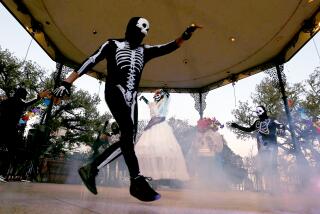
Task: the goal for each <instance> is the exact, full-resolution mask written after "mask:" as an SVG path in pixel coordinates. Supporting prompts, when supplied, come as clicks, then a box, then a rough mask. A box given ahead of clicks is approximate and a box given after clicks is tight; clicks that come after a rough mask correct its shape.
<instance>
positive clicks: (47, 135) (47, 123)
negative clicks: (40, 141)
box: [44, 62, 63, 143]
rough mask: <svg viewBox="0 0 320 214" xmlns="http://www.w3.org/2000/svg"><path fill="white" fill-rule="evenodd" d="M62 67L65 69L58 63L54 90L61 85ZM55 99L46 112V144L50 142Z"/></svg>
mask: <svg viewBox="0 0 320 214" xmlns="http://www.w3.org/2000/svg"><path fill="white" fill-rule="evenodd" d="M62 67H63V64H62V63H58V62H57V63H56V68H57V74H56V76H55V78H54V87H53V88H56V87H58V85H59V83H60V78H61V73H62ZM53 99H54V97H53V96H52V97H51V102H50V104H49V106H48V108H47V110H46V115H45V122H44V125H45V143H47V142H48V140H49V135H50V130H49V123H50V121H51V111H52V107H53Z"/></svg>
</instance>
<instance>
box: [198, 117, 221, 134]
mask: <svg viewBox="0 0 320 214" xmlns="http://www.w3.org/2000/svg"><path fill="white" fill-rule="evenodd" d="M223 127H224V125H223V124H221V123H220V122H219V121H218V120H217V119H216V118H215V117H213V118H209V117H204V118H202V119H199V120H198V122H197V129H198V131H200V132H204V131H206V130H208V129H212V130H213V131H218V129H219V128H221V129H222V128H223Z"/></svg>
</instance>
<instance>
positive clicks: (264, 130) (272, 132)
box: [236, 107, 284, 150]
mask: <svg viewBox="0 0 320 214" xmlns="http://www.w3.org/2000/svg"><path fill="white" fill-rule="evenodd" d="M256 112H257V114H258V116H259V119H258V120H256V121H255V122H254V123H253V124H252V125H251V126H250V127H249V128H248V127H243V126H239V125H237V126H236V128H238V129H240V130H242V131H245V132H252V131H257V141H258V149H259V150H260V149H263V148H268V147H269V146H275V145H276V144H277V129H283V128H284V127H283V125H282V124H281V123H279V122H278V121H277V120H273V119H271V118H269V117H268V116H267V113H266V111H265V109H263V108H261V107H258V108H257V111H256Z"/></svg>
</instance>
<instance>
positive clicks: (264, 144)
mask: <svg viewBox="0 0 320 214" xmlns="http://www.w3.org/2000/svg"><path fill="white" fill-rule="evenodd" d="M256 114H257V115H258V117H259V119H258V120H256V121H255V122H254V123H253V125H251V126H250V127H249V128H248V127H243V126H240V125H238V124H236V123H231V127H233V128H237V129H239V130H242V131H245V132H252V131H257V145H258V159H257V169H258V172H259V174H260V173H261V175H262V178H263V181H261V182H262V183H264V185H263V184H261V186H262V188H263V189H267V190H271V191H274V190H275V189H274V188H275V187H276V186H275V185H276V184H277V179H278V178H277V156H278V145H277V130H279V131H280V132H282V131H284V129H285V127H284V125H283V124H281V123H280V122H278V121H277V120H274V119H271V118H269V116H268V114H267V111H266V109H265V107H264V106H258V107H257V108H256ZM263 186H264V187H263Z"/></svg>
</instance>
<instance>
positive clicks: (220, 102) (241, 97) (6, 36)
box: [0, 4, 320, 157]
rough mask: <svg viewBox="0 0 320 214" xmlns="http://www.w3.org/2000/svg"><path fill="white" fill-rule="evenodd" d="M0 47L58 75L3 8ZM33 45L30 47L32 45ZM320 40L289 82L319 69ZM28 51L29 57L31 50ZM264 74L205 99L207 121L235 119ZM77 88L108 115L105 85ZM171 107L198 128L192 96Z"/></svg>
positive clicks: (288, 69)
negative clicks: (95, 97) (91, 96)
mask: <svg viewBox="0 0 320 214" xmlns="http://www.w3.org/2000/svg"><path fill="white" fill-rule="evenodd" d="M0 26H1V28H0V47H1V49H2V50H4V49H8V50H9V51H10V52H11V53H12V54H13V55H14V56H16V57H17V58H19V59H21V60H23V59H24V58H25V57H26V60H31V61H34V62H36V63H37V64H38V65H40V66H41V67H42V68H44V69H46V70H47V71H48V72H53V71H55V66H56V65H55V62H54V61H52V60H51V59H50V58H49V56H48V55H47V54H46V53H45V52H44V51H43V50H42V49H41V47H40V46H39V45H38V44H37V43H36V42H35V41H33V40H32V38H31V37H30V35H29V34H28V33H27V32H26V31H25V30H24V28H23V27H22V26H21V25H20V24H19V23H18V22H17V21H16V20H15V19H14V18H13V17H12V15H11V14H10V13H9V12H8V11H7V10H6V9H5V8H4V7H3V6H2V4H0ZM30 42H31V45H30ZM319 44H320V36H319V34H317V35H316V36H315V37H314V38H313V39H311V40H310V41H309V43H307V44H306V45H305V47H303V48H302V49H301V50H300V51H299V52H298V53H297V54H296V55H295V56H294V57H293V58H292V59H291V60H290V61H289V62H287V63H286V64H285V66H284V72H285V74H286V76H287V81H288V82H289V83H290V84H292V83H297V82H301V81H304V80H305V79H307V78H308V76H309V74H311V73H312V72H313V71H314V69H315V68H316V67H318V66H319V65H320V57H319V55H318V54H317V49H318V48H320V45H319ZM29 45H30V48H29V51H28V53H27V50H28V47H29ZM266 76H267V75H266V74H265V73H259V74H256V75H253V76H251V77H248V78H245V79H242V80H240V81H238V82H236V83H235V85H234V86H232V84H228V85H226V86H223V87H220V88H218V89H215V90H212V91H210V92H209V93H208V95H207V97H206V109H205V110H204V117H216V118H217V119H218V120H219V121H220V122H221V123H223V124H225V123H226V122H228V121H232V120H233V119H234V118H233V116H232V114H231V111H232V110H233V109H235V108H236V104H237V103H238V102H239V101H246V100H250V96H251V94H252V93H253V92H254V91H255V87H256V85H257V84H259V83H260V81H261V80H262V79H263V78H264V77H266ZM74 84H75V86H77V87H78V88H81V89H83V90H87V91H88V92H89V93H91V94H99V97H100V98H101V100H102V102H101V103H100V104H99V106H98V109H99V111H100V112H101V113H104V112H105V111H109V110H108V107H107V105H106V104H105V102H104V83H101V85H100V84H99V82H98V80H96V79H94V78H92V77H89V76H87V75H84V76H83V77H81V78H79V79H78V80H77V81H76V82H75V83H74ZM143 95H144V96H145V97H146V98H147V99H148V100H151V99H152V94H150V93H148V94H143ZM171 95H172V96H171V104H170V107H169V115H168V118H170V117H175V118H177V119H182V120H188V122H189V123H190V124H191V125H195V124H196V122H197V120H198V119H199V114H198V112H197V111H196V110H195V108H194V100H193V98H192V97H191V96H190V95H189V94H171ZM148 119H150V116H149V109H148V107H147V106H146V105H145V104H144V103H143V102H140V103H139V120H148ZM220 133H221V134H222V135H224V137H225V139H226V141H227V142H228V145H229V147H230V148H231V149H232V150H233V151H234V152H235V153H236V154H239V155H241V156H242V157H244V156H248V155H250V154H251V152H252V153H253V154H255V153H256V151H257V149H256V143H255V140H250V141H246V142H243V141H241V140H239V139H237V138H236V137H235V135H234V134H233V133H232V132H230V130H228V128H223V129H221V130H220Z"/></svg>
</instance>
